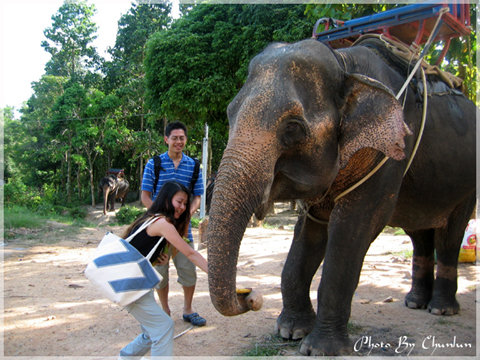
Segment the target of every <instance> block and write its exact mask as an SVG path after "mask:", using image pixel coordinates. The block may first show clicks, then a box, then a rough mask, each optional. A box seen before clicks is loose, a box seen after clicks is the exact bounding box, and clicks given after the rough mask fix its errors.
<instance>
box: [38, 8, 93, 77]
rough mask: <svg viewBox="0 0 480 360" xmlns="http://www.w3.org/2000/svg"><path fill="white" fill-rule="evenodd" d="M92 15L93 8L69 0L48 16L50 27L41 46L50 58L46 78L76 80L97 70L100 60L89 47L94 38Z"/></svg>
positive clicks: (45, 32) (46, 30)
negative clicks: (60, 77)
mask: <svg viewBox="0 0 480 360" xmlns="http://www.w3.org/2000/svg"><path fill="white" fill-rule="evenodd" d="M95 13H96V9H95V5H87V3H86V1H78V0H72V1H68V2H66V3H65V4H64V5H62V6H61V7H60V8H59V9H58V12H57V13H56V14H55V15H53V16H52V20H53V24H52V27H50V28H47V29H45V31H44V35H45V37H46V38H47V40H44V41H43V42H42V47H43V48H44V49H45V51H47V52H48V53H50V54H51V55H52V58H51V59H50V61H48V62H47V64H46V67H45V69H46V71H47V74H49V75H55V76H69V77H77V76H79V75H80V76H81V75H84V74H85V73H84V71H85V70H87V69H94V68H95V67H98V66H99V64H100V57H99V56H98V54H97V51H96V49H95V47H94V46H92V45H89V44H90V43H91V42H92V41H93V40H95V39H96V37H97V36H96V35H95V33H96V31H97V26H96V24H95V23H94V22H93V20H92V18H93V16H94V15H95Z"/></svg>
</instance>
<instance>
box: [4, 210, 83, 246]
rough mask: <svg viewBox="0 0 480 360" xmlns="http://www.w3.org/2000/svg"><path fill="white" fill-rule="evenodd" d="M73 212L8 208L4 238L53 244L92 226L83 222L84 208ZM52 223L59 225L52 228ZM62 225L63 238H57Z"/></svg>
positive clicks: (5, 217)
mask: <svg viewBox="0 0 480 360" xmlns="http://www.w3.org/2000/svg"><path fill="white" fill-rule="evenodd" d="M71 210H72V211H71V212H63V213H62V212H56V213H50V214H46V213H43V212H40V211H33V210H32V209H30V208H27V207H24V206H13V207H7V208H5V212H4V229H5V230H4V238H5V239H7V240H10V239H14V238H18V237H22V238H23V239H30V238H32V239H34V240H35V241H36V242H41V243H45V242H47V243H52V242H55V241H57V240H59V239H61V238H64V237H65V236H68V234H70V233H77V232H78V229H79V227H84V226H92V225H91V224H89V223H87V222H86V221H85V220H83V219H84V217H85V216H84V215H85V214H86V210H84V209H83V208H72V209H71ZM80 213H81V214H80ZM52 222H55V223H58V224H56V225H53V226H52V224H51V223H52ZM61 224H63V225H64V227H63V226H62V229H61V231H62V232H61V236H60V237H57V236H56V232H57V231H58V230H57V231H56V230H55V229H58V226H59V225H61ZM40 231H47V232H48V236H43V235H41V233H40ZM39 235H41V236H39Z"/></svg>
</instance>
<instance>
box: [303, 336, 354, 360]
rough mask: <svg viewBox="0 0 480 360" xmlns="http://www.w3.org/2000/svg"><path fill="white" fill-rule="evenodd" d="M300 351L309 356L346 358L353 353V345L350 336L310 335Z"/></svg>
mask: <svg viewBox="0 0 480 360" xmlns="http://www.w3.org/2000/svg"><path fill="white" fill-rule="evenodd" d="M299 351H300V353H301V354H303V355H308V356H346V355H349V354H350V353H352V352H353V343H352V342H351V340H350V339H349V337H348V335H346V336H341V337H339V336H335V337H322V336H321V335H318V334H316V335H315V334H314V333H310V334H309V335H308V336H307V337H305V338H304V339H303V340H302V342H301V343H300V349H299Z"/></svg>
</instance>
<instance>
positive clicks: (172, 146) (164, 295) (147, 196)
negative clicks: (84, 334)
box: [141, 122, 206, 326]
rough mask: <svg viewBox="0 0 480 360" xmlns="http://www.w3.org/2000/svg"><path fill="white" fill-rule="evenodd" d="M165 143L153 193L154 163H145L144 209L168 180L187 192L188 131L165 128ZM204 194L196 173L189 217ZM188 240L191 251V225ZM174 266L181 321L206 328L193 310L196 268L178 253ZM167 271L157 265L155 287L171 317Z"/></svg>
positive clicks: (191, 162) (178, 125) (189, 163)
mask: <svg viewBox="0 0 480 360" xmlns="http://www.w3.org/2000/svg"><path fill="white" fill-rule="evenodd" d="M165 142H166V143H167V145H168V151H167V152H166V153H164V154H162V155H160V158H161V167H162V168H161V170H160V173H159V179H158V183H157V188H156V189H155V190H154V189H153V186H154V179H155V165H154V161H153V159H150V160H149V161H148V162H147V164H146V165H145V170H144V172H143V181H142V188H141V189H142V195H141V200H142V203H143V205H145V206H146V207H147V208H149V207H150V206H151V205H152V203H153V201H154V200H155V196H156V194H158V192H159V191H160V189H161V188H162V186H163V184H164V183H165V182H166V181H168V180H177V181H179V182H180V183H182V184H183V185H185V186H186V187H187V188H190V183H191V180H192V175H193V172H194V167H195V160H193V159H192V158H190V157H188V156H187V155H185V154H184V153H183V149H184V148H185V145H186V143H187V127H186V126H185V125H184V124H183V123H181V122H174V123H170V124H168V125H167V128H166V129H165ZM203 192H204V189H203V181H202V172H201V171H199V174H198V179H197V181H196V183H195V186H194V188H193V192H192V193H193V200H192V202H191V206H190V213H191V214H192V215H193V214H194V213H195V211H197V209H198V208H199V207H200V198H201V195H203ZM152 195H153V196H152ZM188 239H189V241H190V243H189V245H190V246H191V247H192V248H194V246H193V236H192V229H191V225H190V226H189V228H188ZM167 240H168V239H167ZM173 263H174V264H175V267H176V269H177V273H178V280H177V281H178V282H179V284H181V285H182V287H183V292H184V306H183V320H184V321H187V322H191V323H192V325H196V326H203V325H205V324H206V320H205V319H204V318H202V317H201V316H200V315H198V314H197V313H196V312H194V311H193V308H192V301H193V294H194V292H195V285H196V282H197V273H196V268H195V265H194V264H193V263H192V262H191V261H190V260H188V259H187V257H186V256H185V255H183V254H181V253H178V254H177V255H176V256H175V257H174V258H173ZM168 267H169V265H168V264H167V265H159V266H156V267H155V268H156V270H157V271H158V272H159V273H160V275H162V277H163V280H162V281H161V282H160V284H159V285H158V288H157V294H158V297H159V299H160V303H161V305H162V308H163V310H164V311H165V312H166V313H167V314H168V315H170V308H169V306H168V291H169V286H168Z"/></svg>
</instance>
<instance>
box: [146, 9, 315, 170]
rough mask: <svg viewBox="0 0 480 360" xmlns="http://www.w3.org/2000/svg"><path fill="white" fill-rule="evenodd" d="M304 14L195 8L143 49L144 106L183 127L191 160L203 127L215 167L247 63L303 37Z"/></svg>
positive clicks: (301, 11)
mask: <svg viewBox="0 0 480 360" xmlns="http://www.w3.org/2000/svg"><path fill="white" fill-rule="evenodd" d="M304 10H305V6H304V5H197V6H194V7H193V8H191V9H189V10H188V11H185V15H184V17H183V18H180V19H179V20H177V21H176V22H174V23H173V24H172V27H171V29H169V30H168V31H165V32H157V33H156V34H155V35H154V36H152V38H151V39H150V40H149V42H148V44H147V56H146V58H145V68H146V69H145V70H146V79H147V82H146V85H147V102H148V105H149V106H150V107H151V109H152V110H154V111H155V112H156V113H159V114H161V115H162V116H165V117H166V118H167V119H169V120H175V119H178V120H182V121H183V122H185V123H186V124H187V125H188V127H189V144H190V145H192V147H191V148H189V149H191V151H192V152H193V155H197V154H198V152H199V151H200V149H201V139H202V137H203V129H204V124H205V123H208V124H209V126H210V128H211V129H212V131H211V134H212V136H213V144H212V147H213V149H214V159H213V166H214V167H216V166H218V164H219V163H220V158H221V154H222V153H223V150H224V148H225V146H226V142H227V137H228V120H227V117H226V109H227V106H228V104H229V103H230V101H231V100H232V99H233V98H234V96H235V95H236V93H237V92H238V91H239V89H240V88H241V86H242V85H243V83H244V82H245V79H246V76H247V68H248V64H249V62H250V60H251V58H252V57H253V56H254V55H256V54H257V53H258V52H259V51H261V50H262V49H263V48H264V47H265V46H266V45H268V43H270V42H272V41H285V40H286V41H296V40H301V39H304V38H306V37H308V36H309V35H310V33H311V30H312V26H313V23H312V22H311V21H308V20H307V19H306V17H305V15H304Z"/></svg>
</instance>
